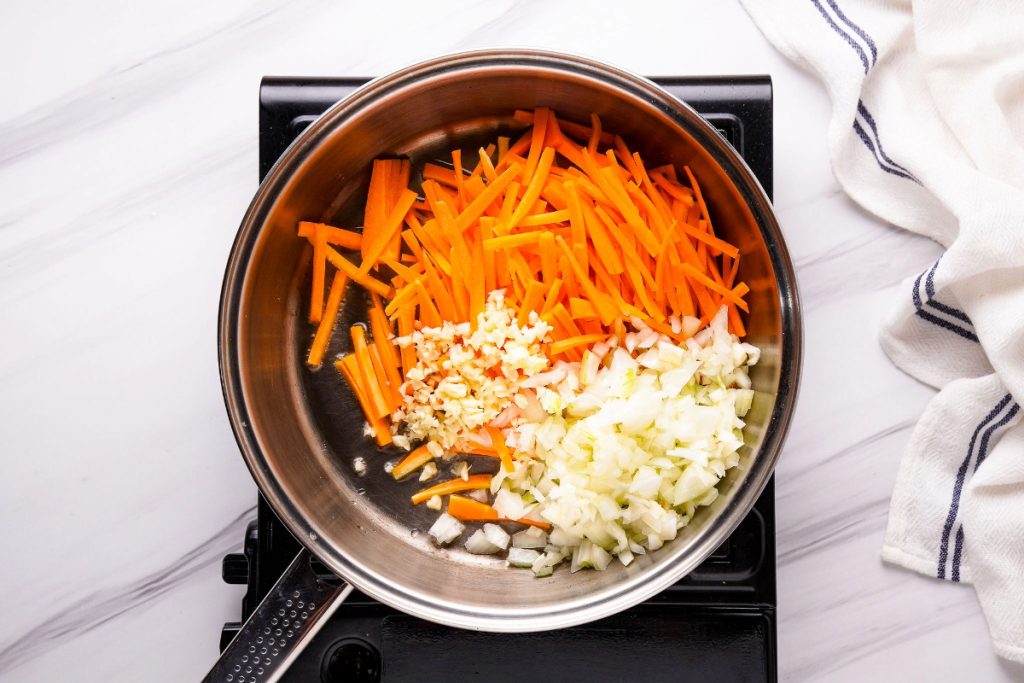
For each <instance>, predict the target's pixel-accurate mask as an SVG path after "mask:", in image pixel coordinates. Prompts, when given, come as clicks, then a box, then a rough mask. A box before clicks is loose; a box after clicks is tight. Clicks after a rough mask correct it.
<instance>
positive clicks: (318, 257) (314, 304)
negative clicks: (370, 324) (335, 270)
mask: <svg viewBox="0 0 1024 683" xmlns="http://www.w3.org/2000/svg"><path fill="white" fill-rule="evenodd" d="M328 250H331V251H334V250H333V249H331V248H330V247H328V246H327V240H326V238H325V237H324V234H323V231H321V230H315V231H314V232H313V288H312V291H311V292H310V295H309V322H311V323H319V322H320V318H321V317H322V316H323V311H324V280H325V279H326V278H327V251H328ZM335 253H337V252H335Z"/></svg>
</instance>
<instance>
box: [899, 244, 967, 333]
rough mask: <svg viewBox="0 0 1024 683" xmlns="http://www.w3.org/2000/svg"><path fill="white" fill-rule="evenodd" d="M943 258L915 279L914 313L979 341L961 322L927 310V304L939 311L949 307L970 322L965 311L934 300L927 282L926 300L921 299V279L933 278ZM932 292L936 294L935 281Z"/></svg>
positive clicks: (936, 324)
mask: <svg viewBox="0 0 1024 683" xmlns="http://www.w3.org/2000/svg"><path fill="white" fill-rule="evenodd" d="M941 260H942V259H941V258H940V259H939V260H938V261H936V262H935V263H933V264H932V266H931V268H930V269H928V271H926V272H927V276H926V274H925V272H922V273H921V274H920V275H918V276H917V280H915V281H914V288H913V291H912V296H913V301H914V309H915V310H914V313H915V314H916V315H917V317H919V318H921V319H922V320H925V321H927V322H930V323H931V324H933V325H935V326H937V327H941V328H942V329H944V330H947V331H949V332H952V333H953V334H955V335H957V336H959V337H963V338H964V339H966V340H967V341H972V342H977V341H978V336H977V335H976V334H974V332H972V331H970V330H968V329H965V328H964V327H962V326H960V325H959V324H957V323H955V322H952V321H950V320H946V319H944V318H940V317H938V316H936V315H933V314H932V313H930V312H928V311H927V310H925V307H926V306H930V307H932V308H934V309H935V310H937V311H944V309H949V310H951V311H956V312H957V313H959V314H960V315H959V316H955V317H957V318H958V319H961V320H966V321H967V323H968V324H970V318H968V317H967V314H966V313H964V312H963V311H959V310H957V309H955V308H953V307H951V306H946V305H945V304H942V303H939V302H937V301H932V299H931V296H930V294H929V290H928V286H927V282H926V284H925V297H926V299H925V300H924V301H922V300H921V281H922V280H925V279H926V278H927V280H931V278H932V277H934V275H935V270H936V268H938V266H939V261H941ZM930 292H931V294H934V292H935V288H934V283H933V286H932V289H931V290H930ZM961 316H962V317H961Z"/></svg>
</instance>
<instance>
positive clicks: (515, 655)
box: [221, 76, 776, 683]
mask: <svg viewBox="0 0 1024 683" xmlns="http://www.w3.org/2000/svg"><path fill="white" fill-rule="evenodd" d="M654 80H655V81H657V82H658V83H659V84H660V85H661V86H662V87H664V88H665V89H666V90H668V91H669V92H670V93H672V94H673V95H675V96H676V97H678V98H680V99H681V100H683V101H685V102H687V103H688V104H690V106H692V107H693V108H694V109H696V110H697V111H698V112H700V113H701V114H702V115H703V116H704V117H705V118H706V119H707V120H708V121H710V122H711V123H712V124H713V125H714V126H715V127H716V128H718V130H719V131H720V132H721V133H722V135H723V136H725V138H726V139H727V140H729V142H730V143H731V144H732V145H733V146H734V147H735V148H736V149H737V151H739V153H740V154H741V155H742V156H743V158H744V159H745V160H746V162H747V164H748V165H749V166H750V168H751V170H753V172H754V173H755V175H756V176H757V177H758V179H759V180H760V181H761V184H762V185H763V186H764V188H765V190H766V191H767V192H768V195H769V196H771V193H772V86H771V80H770V79H769V78H768V77H767V76H741V77H707V78H676V77H670V78H656V79H654ZM365 82H366V79H363V78H265V79H264V80H263V83H262V84H261V86H260V119H259V125H260V178H261V179H262V178H263V177H264V176H265V175H266V174H267V172H268V171H269V170H270V168H271V166H273V164H274V162H275V161H276V160H277V158H278V157H279V156H280V155H281V153H282V152H283V151H284V150H285V149H286V148H287V147H288V145H289V144H290V143H291V142H292V140H293V139H294V138H295V136H297V135H298V134H299V133H300V132H301V131H302V130H303V129H304V128H305V127H306V126H307V125H309V123H310V122H311V121H313V120H315V119H316V118H317V116H319V115H320V114H321V113H322V112H323V111H324V110H325V109H327V108H328V107H329V106H330V105H332V104H334V103H335V102H337V101H338V100H340V99H342V98H344V97H345V96H346V95H348V94H349V93H351V92H352V91H354V90H355V89H356V88H358V87H359V86H360V85H362V84H363V83H365ZM298 549H299V545H298V542H297V541H296V540H295V539H294V538H293V537H292V535H291V534H290V533H289V532H288V530H287V529H286V528H285V527H284V525H283V524H282V523H281V521H280V520H279V519H278V518H277V517H276V516H275V515H274V513H273V511H272V510H271V509H270V506H269V505H267V503H266V501H265V500H263V498H262V497H260V501H259V507H258V513H257V518H256V520H255V521H253V522H251V523H250V525H249V528H248V531H247V533H246V538H245V546H244V552H243V553H237V554H231V555H228V556H226V557H225V558H224V565H223V574H224V580H225V581H226V582H228V583H238V584H246V585H247V587H248V590H247V592H246V595H245V598H244V599H243V601H242V615H241V616H242V619H243V620H244V619H247V618H248V617H249V615H250V614H251V613H252V611H253V610H254V609H255V607H256V606H257V605H258V604H259V602H260V601H261V600H262V599H263V597H264V595H266V593H267V591H268V590H269V589H270V587H271V586H273V584H274V583H275V582H276V581H277V579H278V577H279V576H280V575H281V573H282V572H283V571H284V569H285V567H287V565H288V564H289V562H291V560H292V559H293V558H294V556H295V554H296V552H298ZM320 570H321V571H322V573H323V575H324V576H325V577H327V578H328V580H330V578H331V577H330V573H329V572H328V571H326V569H323V568H322V567H321V568H320ZM775 605H776V597H775V493H774V485H773V483H771V482H769V484H768V487H767V488H766V489H765V491H764V493H763V494H762V495H761V497H760V499H759V500H758V501H757V504H756V505H755V506H754V509H753V510H752V511H751V512H750V514H749V515H748V516H747V518H746V519H745V520H744V521H743V522H742V523H741V524H740V526H739V527H738V528H737V530H736V531H735V532H734V533H733V534H732V536H730V537H729V539H728V540H727V541H726V542H725V543H724V544H723V545H722V547H721V548H719V549H718V550H717V551H716V552H715V553H714V554H713V555H712V556H711V557H709V558H708V559H707V560H706V561H705V562H704V563H703V564H702V565H701V566H700V567H698V568H697V569H696V570H694V571H693V572H692V573H691V574H690V575H689V576H687V577H685V578H684V579H682V580H681V581H679V583H677V584H675V585H674V586H671V587H670V588H668V589H667V590H665V591H664V592H662V593H661V594H659V595H656V596H654V597H653V598H651V599H649V600H647V601H646V602H644V603H642V604H641V605H638V606H637V607H634V608H632V609H629V610H627V611H625V612H622V613H620V614H618V615H615V616H613V617H609V618H607V619H602V620H600V621H597V622H593V623H591V624H586V625H583V626H577V627H574V628H569V629H563V630H559V631H547V632H542V633H524V634H493V633H478V632H471V631H463V630H458V629H452V628H448V627H444V626H439V625H437V624H433V623H430V622H426V621H422V620H420V619H416V618H413V617H409V616H407V615H404V614H402V613H401V612H397V611H396V610H393V609H391V608H390V607H386V606H384V605H382V604H381V603H379V602H377V601H375V600H373V599H372V598H370V597H368V596H365V595H363V594H361V593H359V592H358V591H356V592H353V593H352V595H351V596H350V597H349V598H348V600H346V601H345V603H344V604H343V605H342V606H341V608H340V609H339V610H338V611H337V613H335V615H334V616H333V617H332V618H331V620H330V622H329V623H328V624H327V625H326V626H324V628H323V629H322V630H321V631H320V632H319V633H318V634H317V635H316V637H315V638H314V639H313V641H312V642H311V643H310V645H309V646H308V647H307V648H306V649H305V650H304V651H303V652H302V654H301V655H300V656H299V657H298V659H297V660H296V661H295V662H294V663H293V664H292V666H291V668H290V669H289V671H288V673H287V674H286V675H285V677H284V679H283V680H285V681H322V682H323V683H341V682H343V681H345V682H350V683H363V682H366V683H374V682H376V681H414V680H415V681H425V682H430V681H441V680H451V679H453V678H456V679H459V680H460V681H461V680H479V681H487V682H488V683H502V682H504V681H517V682H520V681H541V682H546V681H560V682H561V681H565V682H569V681H586V682H587V683H593V682H594V681H601V682H604V681H633V680H643V681H650V682H652V683H655V682H657V683H660V682H662V681H665V682H668V681H679V682H689V681H700V682H701V683H722V682H726V681H737V682H743V683H752V682H755V681H775V680H776V642H775V638H776V632H775V629H776V618H775ZM238 625H239V624H238V623H229V624H226V625H225V627H224V630H223V632H222V634H221V646H222V647H223V646H225V645H226V644H227V643H228V642H230V640H231V638H233V637H234V635H235V632H236V631H237V629H238Z"/></svg>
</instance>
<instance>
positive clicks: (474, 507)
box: [448, 494, 551, 529]
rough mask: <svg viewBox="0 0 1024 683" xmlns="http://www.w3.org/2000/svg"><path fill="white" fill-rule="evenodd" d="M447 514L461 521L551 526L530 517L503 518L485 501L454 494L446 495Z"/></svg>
mask: <svg viewBox="0 0 1024 683" xmlns="http://www.w3.org/2000/svg"><path fill="white" fill-rule="evenodd" d="M448 514H449V515H451V516H452V517H455V518H456V519H461V520H462V521H463V522H517V523H519V524H526V525H528V526H535V527H538V528H541V529H550V528H551V525H550V524H548V523H547V522H536V521H534V520H532V519H505V518H504V517H502V516H501V515H499V514H498V511H497V510H495V509H494V508H493V507H491V506H490V505H488V504H487V503H481V502H479V501H475V500H473V499H472V498H466V497H464V496H458V495H455V494H452V495H450V496H448Z"/></svg>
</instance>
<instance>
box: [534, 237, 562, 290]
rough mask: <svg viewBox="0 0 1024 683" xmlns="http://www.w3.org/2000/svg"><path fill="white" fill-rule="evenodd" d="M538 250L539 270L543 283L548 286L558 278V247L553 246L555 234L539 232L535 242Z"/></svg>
mask: <svg viewBox="0 0 1024 683" xmlns="http://www.w3.org/2000/svg"><path fill="white" fill-rule="evenodd" d="M537 248H538V250H539V251H540V272H541V278H542V279H543V280H544V284H546V285H548V286H550V285H551V283H552V282H554V281H555V280H556V279H557V278H558V249H557V248H556V247H555V236H554V235H553V234H551V233H550V232H548V231H546V230H545V231H544V232H542V233H541V234H540V241H539V242H538V243H537Z"/></svg>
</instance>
